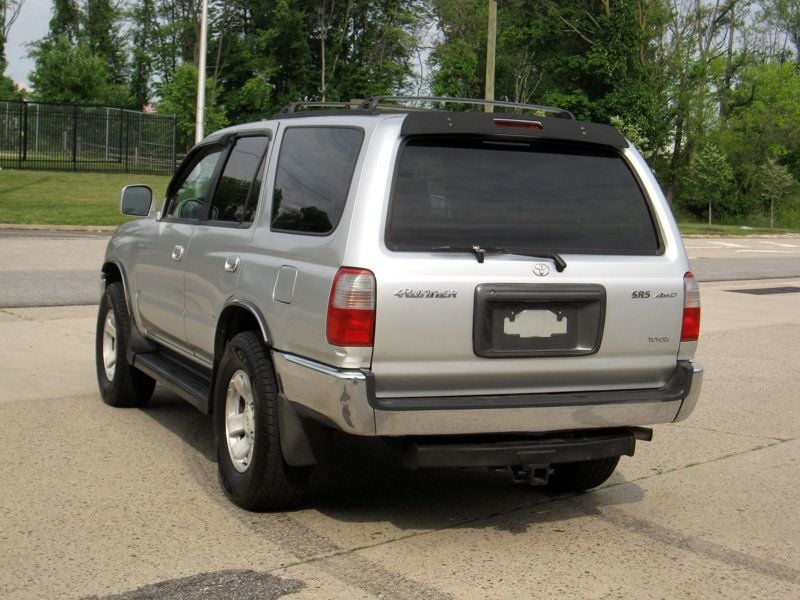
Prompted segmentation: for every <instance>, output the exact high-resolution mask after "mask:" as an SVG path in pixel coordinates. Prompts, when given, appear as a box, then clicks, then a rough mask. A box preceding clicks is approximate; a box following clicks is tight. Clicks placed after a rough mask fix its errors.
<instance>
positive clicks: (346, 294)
mask: <svg viewBox="0 0 800 600" xmlns="http://www.w3.org/2000/svg"><path fill="white" fill-rule="evenodd" d="M374 333H375V276H374V275H373V274H372V272H371V271H367V270H366V269H352V268H350V267H342V268H341V269H339V271H338V272H337V273H336V277H334V278H333V286H332V287H331V295H330V298H329V299H328V322H327V325H326V328H325V334H326V336H327V338H328V343H329V344H332V345H334V346H372V342H373V338H374Z"/></svg>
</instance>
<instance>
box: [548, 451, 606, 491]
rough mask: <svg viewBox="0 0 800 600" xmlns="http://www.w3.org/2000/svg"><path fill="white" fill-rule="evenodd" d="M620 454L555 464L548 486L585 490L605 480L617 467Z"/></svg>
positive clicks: (559, 489)
mask: <svg viewBox="0 0 800 600" xmlns="http://www.w3.org/2000/svg"><path fill="white" fill-rule="evenodd" d="M618 462H619V456H612V457H610V458H599V459H596V460H584V461H581V462H573V463H562V464H556V465H553V474H552V475H551V476H550V481H549V482H548V484H547V487H548V488H549V489H550V490H552V491H554V492H583V491H586V490H589V489H591V488H594V487H597V486H598V485H600V484H601V483H603V482H605V481H606V480H607V479H608V478H609V477H611V474H612V473H613V472H614V469H616V468H617V463H618Z"/></svg>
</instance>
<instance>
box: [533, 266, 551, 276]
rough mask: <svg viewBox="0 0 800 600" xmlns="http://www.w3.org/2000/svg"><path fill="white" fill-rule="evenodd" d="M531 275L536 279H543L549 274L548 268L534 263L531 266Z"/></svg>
mask: <svg viewBox="0 0 800 600" xmlns="http://www.w3.org/2000/svg"><path fill="white" fill-rule="evenodd" d="M533 274H534V275H536V276H537V277H544V276H545V275H549V274H550V267H548V266H547V265H546V264H544V263H536V264H535V265H533Z"/></svg>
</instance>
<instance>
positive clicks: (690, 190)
mask: <svg viewBox="0 0 800 600" xmlns="http://www.w3.org/2000/svg"><path fill="white" fill-rule="evenodd" d="M682 179H683V181H682V189H683V194H682V196H681V201H680V203H679V208H680V209H682V210H683V211H685V212H687V213H689V214H691V215H693V216H695V217H701V216H703V214H704V213H705V216H706V217H707V218H708V224H709V225H711V223H712V221H713V219H714V218H716V219H717V220H718V221H719V220H720V219H721V218H724V217H727V216H731V215H735V214H737V206H736V198H735V194H734V191H735V187H734V182H733V170H732V169H731V166H730V164H728V160H727V158H726V157H725V155H724V154H723V153H722V152H721V151H720V150H719V148H717V146H715V145H714V144H712V143H708V144H705V145H704V146H702V147H701V148H699V149H698V151H697V152H695V153H694V154H693V155H692V160H691V162H690V163H689V165H688V167H687V168H686V169H685V170H684V171H683V173H682Z"/></svg>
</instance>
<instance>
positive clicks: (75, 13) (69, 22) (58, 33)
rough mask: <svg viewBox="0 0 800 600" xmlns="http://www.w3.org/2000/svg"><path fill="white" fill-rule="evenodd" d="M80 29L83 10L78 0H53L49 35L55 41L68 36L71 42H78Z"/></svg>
mask: <svg viewBox="0 0 800 600" xmlns="http://www.w3.org/2000/svg"><path fill="white" fill-rule="evenodd" d="M80 29H81V11H80V7H79V5H78V2H77V0H53V17H52V18H51V19H50V31H49V33H48V37H49V38H50V39H51V40H53V41H54V40H56V39H58V38H60V37H66V38H67V39H68V40H69V41H70V42H71V43H77V42H78V38H79V36H80Z"/></svg>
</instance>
